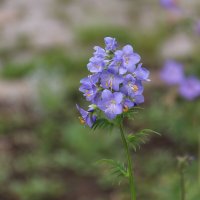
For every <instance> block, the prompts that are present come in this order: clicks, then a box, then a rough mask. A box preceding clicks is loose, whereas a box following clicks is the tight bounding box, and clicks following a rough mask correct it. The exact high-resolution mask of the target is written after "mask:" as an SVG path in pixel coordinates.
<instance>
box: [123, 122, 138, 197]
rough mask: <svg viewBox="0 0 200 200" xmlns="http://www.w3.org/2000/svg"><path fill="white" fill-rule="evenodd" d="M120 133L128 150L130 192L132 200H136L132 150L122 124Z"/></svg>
mask: <svg viewBox="0 0 200 200" xmlns="http://www.w3.org/2000/svg"><path fill="white" fill-rule="evenodd" d="M120 133H121V138H122V143H123V145H124V148H125V150H126V156H127V161H128V172H129V184H130V191H131V200H136V190H135V183H134V177H133V166H132V162H131V155H130V149H129V145H128V143H127V140H126V137H125V135H124V130H123V125H122V122H121V123H120Z"/></svg>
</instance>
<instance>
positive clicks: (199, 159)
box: [197, 133, 200, 187]
mask: <svg viewBox="0 0 200 200" xmlns="http://www.w3.org/2000/svg"><path fill="white" fill-rule="evenodd" d="M197 170H198V184H199V187H200V133H199V134H198V169H197Z"/></svg>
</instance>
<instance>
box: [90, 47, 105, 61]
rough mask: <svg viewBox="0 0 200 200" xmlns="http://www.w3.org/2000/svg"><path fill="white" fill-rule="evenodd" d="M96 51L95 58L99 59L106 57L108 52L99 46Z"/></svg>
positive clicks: (95, 48)
mask: <svg viewBox="0 0 200 200" xmlns="http://www.w3.org/2000/svg"><path fill="white" fill-rule="evenodd" d="M94 50H95V52H94V53H93V55H94V57H98V58H105V57H106V51H105V50H104V49H103V48H101V47H99V46H95V47H94Z"/></svg>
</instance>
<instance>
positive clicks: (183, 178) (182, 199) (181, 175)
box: [180, 168, 185, 200]
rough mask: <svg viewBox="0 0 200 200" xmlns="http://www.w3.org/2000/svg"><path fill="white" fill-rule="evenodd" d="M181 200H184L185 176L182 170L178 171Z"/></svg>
mask: <svg viewBox="0 0 200 200" xmlns="http://www.w3.org/2000/svg"><path fill="white" fill-rule="evenodd" d="M180 186H181V200H185V176H184V169H183V168H181V169H180Z"/></svg>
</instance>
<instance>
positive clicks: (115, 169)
mask: <svg viewBox="0 0 200 200" xmlns="http://www.w3.org/2000/svg"><path fill="white" fill-rule="evenodd" d="M96 163H103V164H107V165H108V166H109V169H110V173H109V174H110V175H114V176H115V177H116V178H120V177H126V178H127V177H128V176H129V173H128V170H127V168H126V167H125V165H124V164H122V163H120V162H118V161H115V160H112V159H101V160H99V161H97V162H96Z"/></svg>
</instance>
